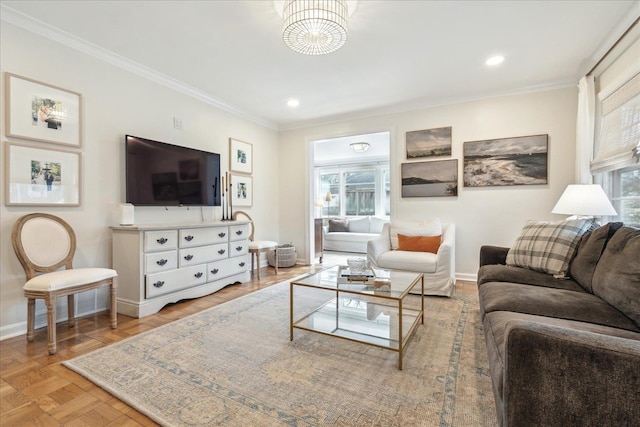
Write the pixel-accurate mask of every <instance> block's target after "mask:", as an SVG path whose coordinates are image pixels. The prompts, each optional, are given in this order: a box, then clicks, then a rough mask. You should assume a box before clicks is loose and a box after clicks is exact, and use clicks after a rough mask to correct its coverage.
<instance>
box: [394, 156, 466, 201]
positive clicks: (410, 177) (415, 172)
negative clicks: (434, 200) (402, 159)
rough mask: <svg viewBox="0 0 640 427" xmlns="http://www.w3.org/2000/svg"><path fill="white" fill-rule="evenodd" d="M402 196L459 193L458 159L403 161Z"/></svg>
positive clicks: (450, 195)
mask: <svg viewBox="0 0 640 427" xmlns="http://www.w3.org/2000/svg"><path fill="white" fill-rule="evenodd" d="M401 169H402V171H401V174H402V197H452V196H457V195H458V160H440V161H435V162H416V163H403V164H402V165H401Z"/></svg>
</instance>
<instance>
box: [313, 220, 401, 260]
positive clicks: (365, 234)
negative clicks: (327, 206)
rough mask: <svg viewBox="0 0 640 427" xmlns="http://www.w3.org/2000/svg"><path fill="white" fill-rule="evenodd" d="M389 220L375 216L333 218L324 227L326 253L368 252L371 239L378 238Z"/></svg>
mask: <svg viewBox="0 0 640 427" xmlns="http://www.w3.org/2000/svg"><path fill="white" fill-rule="evenodd" d="M387 223H389V220H387V219H384V218H379V217H375V216H363V217H350V218H332V219H329V221H328V224H327V225H325V226H324V227H323V236H322V239H323V249H324V250H325V251H338V252H355V253H361V254H364V253H366V252H367V242H368V241H369V239H373V238H375V237H378V236H379V235H380V233H381V232H382V228H383V226H384V225H385V224H387Z"/></svg>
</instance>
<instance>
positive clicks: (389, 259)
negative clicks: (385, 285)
mask: <svg viewBox="0 0 640 427" xmlns="http://www.w3.org/2000/svg"><path fill="white" fill-rule="evenodd" d="M436 260H437V256H436V254H432V253H430V252H408V251H398V250H396V251H388V252H385V253H383V254H382V255H380V256H379V257H378V260H377V263H378V265H379V266H381V267H382V268H388V269H391V270H404V271H417V272H420V273H435V271H436Z"/></svg>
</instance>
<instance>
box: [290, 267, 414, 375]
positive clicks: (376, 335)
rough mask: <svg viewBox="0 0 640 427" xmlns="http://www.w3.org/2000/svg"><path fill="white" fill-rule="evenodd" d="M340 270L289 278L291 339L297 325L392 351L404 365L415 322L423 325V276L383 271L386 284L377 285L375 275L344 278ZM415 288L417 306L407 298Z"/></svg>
mask: <svg viewBox="0 0 640 427" xmlns="http://www.w3.org/2000/svg"><path fill="white" fill-rule="evenodd" d="M342 268H343V267H339V266H336V267H332V268H330V269H327V270H323V271H321V272H318V273H314V274H310V275H307V276H304V277H301V278H299V279H296V280H292V281H291V282H290V285H289V339H290V340H291V341H293V331H294V329H301V330H306V331H311V332H316V333H320V334H323V335H329V336H334V337H338V338H342V339H346V340H349V341H355V342H360V343H363V344H367V345H371V346H374V347H379V348H383V349H387V350H391V351H395V352H397V353H398V369H402V359H403V353H404V350H405V348H406V345H407V343H408V342H409V340H410V338H411V337H412V335H413V333H414V331H415V329H416V328H417V326H418V324H424V296H423V295H424V276H423V275H422V274H421V273H413V272H406V271H395V270H384V271H383V272H384V274H386V275H388V276H389V282H388V283H389V284H388V285H386V286H383V287H376V286H374V283H373V279H371V280H367V281H351V282H349V281H345V280H343V279H342V277H341V274H340V272H341V269H342ZM376 271H378V270H376ZM418 286H419V288H420V291H421V292H420V305H419V306H415V305H411V304H409V303H408V301H406V300H407V296H409V294H410V292H411V291H412V290H414V289H415V288H416V287H418ZM418 321H419V322H418Z"/></svg>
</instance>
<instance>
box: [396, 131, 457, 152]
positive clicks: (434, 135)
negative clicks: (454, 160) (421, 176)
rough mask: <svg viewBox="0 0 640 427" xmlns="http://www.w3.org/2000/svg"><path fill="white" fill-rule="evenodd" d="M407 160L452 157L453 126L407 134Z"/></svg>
mask: <svg viewBox="0 0 640 427" xmlns="http://www.w3.org/2000/svg"><path fill="white" fill-rule="evenodd" d="M406 148H407V160H409V159H418V158H422V157H436V156H450V155H451V126H448V127H443V128H436V129H425V130H414V131H411V132H407V133H406Z"/></svg>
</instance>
